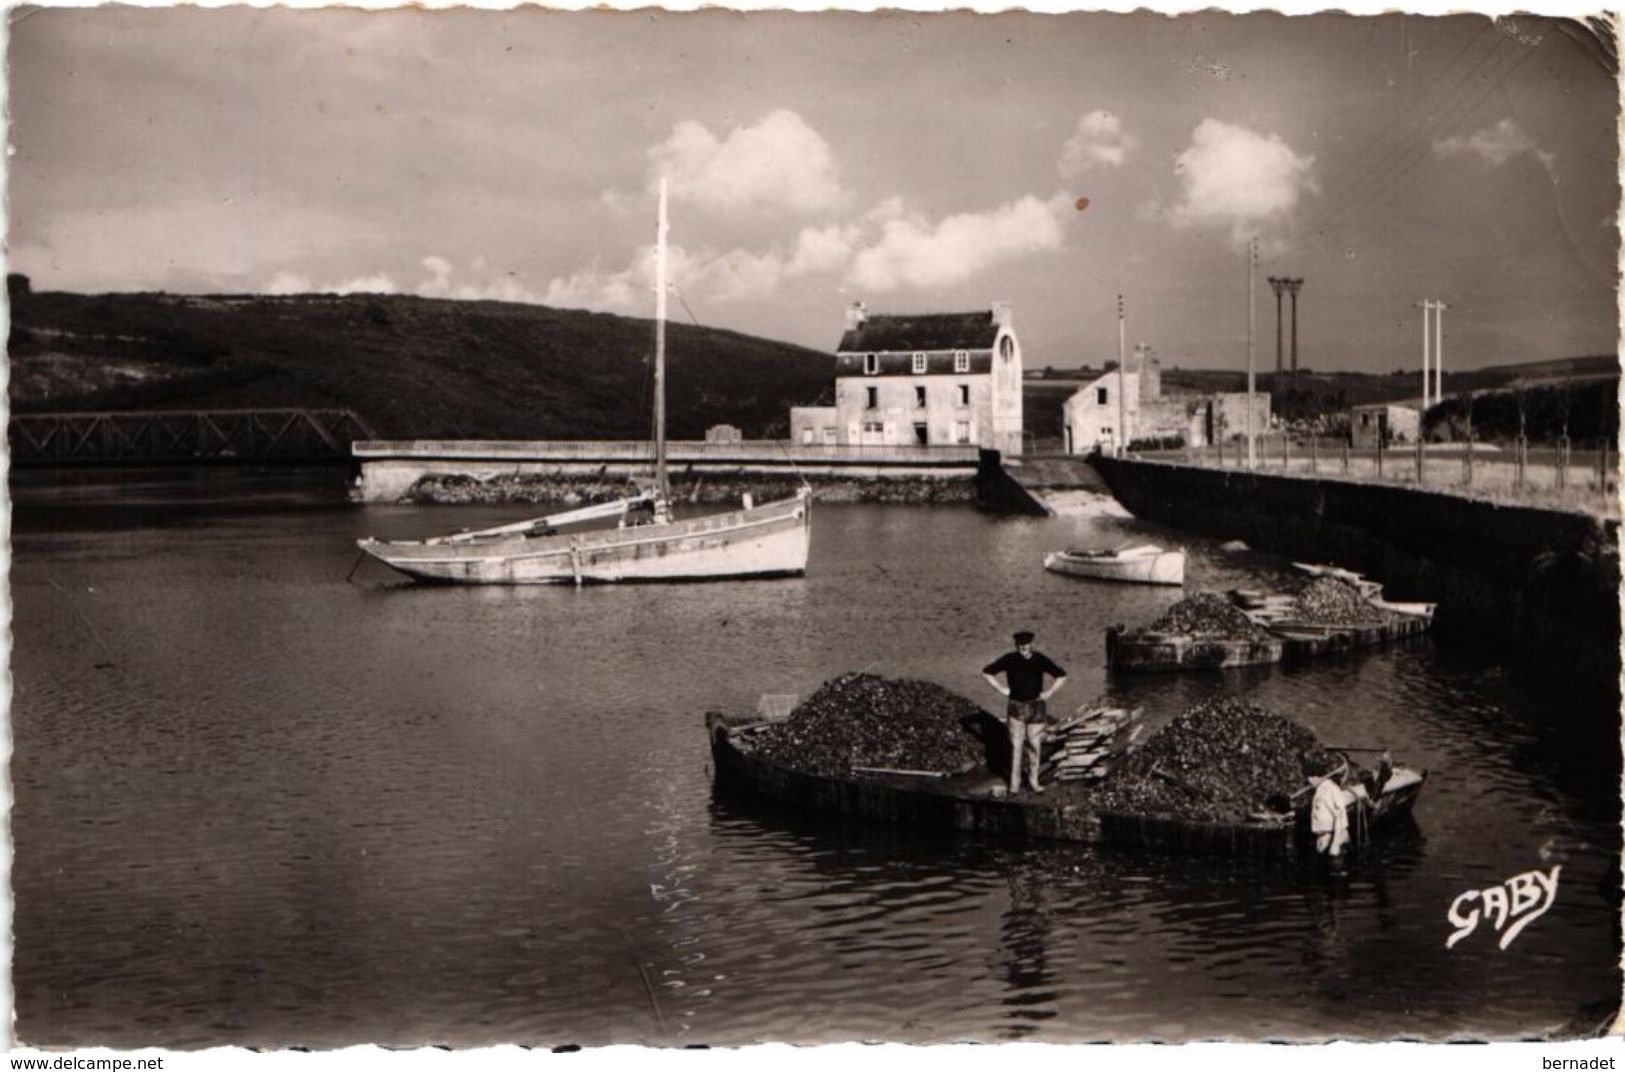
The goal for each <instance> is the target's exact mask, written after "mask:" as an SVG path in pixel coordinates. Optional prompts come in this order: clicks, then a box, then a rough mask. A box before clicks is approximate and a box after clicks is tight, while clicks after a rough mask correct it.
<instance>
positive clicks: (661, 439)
mask: <svg viewBox="0 0 1625 1072" xmlns="http://www.w3.org/2000/svg"><path fill="white" fill-rule="evenodd" d="M666 227H667V224H666V180H665V177H664V176H662V177H661V179H660V226H659V228H658V230H657V232H656V235H655V510H656V511H657V512H659V513H665V511H666V504H667V502H668V501H669V500H670V498H671V494H670V492H671V489H670V488H669V487H668V486H667V481H666Z"/></svg>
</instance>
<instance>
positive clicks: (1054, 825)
mask: <svg viewBox="0 0 1625 1072" xmlns="http://www.w3.org/2000/svg"><path fill="white" fill-rule="evenodd" d="M767 725H771V723H770V722H769V721H767V720H764V719H762V718H761V717H760V716H758V715H755V714H750V715H732V714H724V713H722V712H719V711H713V712H711V713H709V714H707V715H706V716H705V728H706V731H707V733H708V734H709V735H710V738H711V758H712V762H713V763H714V764H715V766H716V780H717V784H718V785H719V786H722V787H724V788H728V789H734V790H740V791H743V792H747V793H751V794H754V795H756V796H761V797H766V798H767V799H769V800H775V801H778V802H779V803H781V804H789V805H792V806H794V807H798V808H810V809H812V810H815V811H823V812H833V813H837V814H841V815H851V816H856V817H858V818H862V819H872V820H876V821H880V822H889V823H897V824H899V825H903V826H909V827H913V828H915V829H919V830H926V831H935V832H943V833H946V832H951V831H956V830H958V831H967V832H974V833H984V834H995V835H998V836H1000V837H1035V838H1047V839H1051V840H1058V841H1083V842H1091V841H1098V840H1100V821H1099V819H1098V818H1097V817H1096V815H1095V812H1094V809H1093V808H1092V807H1090V806H1089V804H1088V799H1089V796H1090V793H1089V791H1088V789H1087V788H1085V787H1084V786H1082V785H1079V784H1071V785H1069V784H1065V783H1060V784H1057V785H1055V786H1054V787H1052V788H1048V789H1046V790H1045V792H1044V793H1042V794H1036V795H1035V794H1028V793H1023V794H1019V795H1017V796H1013V797H1012V796H1009V795H1007V794H1005V793H1004V792H1003V787H1002V779H1001V778H999V777H998V776H997V775H994V774H992V773H990V772H989V771H987V770H981V771H970V772H966V773H963V774H956V775H948V776H944V777H931V776H925V775H910V774H900V773H897V774H892V773H880V772H868V773H861V774H853V775H850V776H846V777H836V776H833V775H825V774H813V773H811V772H808V771H801V770H796V769H795V768H793V767H790V766H787V765H785V764H782V763H775V762H772V761H771V760H769V759H767V758H766V757H764V756H761V755H758V754H756V753H755V751H754V750H753V749H752V748H751V744H750V736H751V733H752V731H753V729H754V728H756V727H759V726H767Z"/></svg>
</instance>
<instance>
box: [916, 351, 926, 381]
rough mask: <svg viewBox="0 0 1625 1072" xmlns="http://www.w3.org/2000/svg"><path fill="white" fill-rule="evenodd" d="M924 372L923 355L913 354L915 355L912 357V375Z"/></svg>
mask: <svg viewBox="0 0 1625 1072" xmlns="http://www.w3.org/2000/svg"><path fill="white" fill-rule="evenodd" d="M924 371H925V355H924V354H922V353H915V355H914V375H916V376H918V375H919V374H920V373H922V372H924Z"/></svg>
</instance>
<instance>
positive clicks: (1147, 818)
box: [705, 711, 1427, 858]
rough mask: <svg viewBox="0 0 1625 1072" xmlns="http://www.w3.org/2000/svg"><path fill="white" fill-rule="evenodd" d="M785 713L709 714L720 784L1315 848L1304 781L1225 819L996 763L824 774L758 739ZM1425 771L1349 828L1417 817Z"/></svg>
mask: <svg viewBox="0 0 1625 1072" xmlns="http://www.w3.org/2000/svg"><path fill="white" fill-rule="evenodd" d="M779 721H781V720H776V719H769V718H765V717H763V716H761V715H759V714H754V713H753V714H728V713H723V712H717V711H713V712H710V713H709V714H707V715H706V718H705V725H706V731H707V734H708V736H709V737H710V743H711V756H712V760H713V763H714V765H715V772H716V784H717V786H718V788H720V789H723V790H725V791H735V792H741V793H745V794H749V795H753V796H757V797H762V798H766V799H768V800H772V801H776V802H778V803H780V804H784V805H789V806H792V807H796V808H802V809H808V810H812V811H817V812H824V813H827V814H836V815H844V816H850V817H854V818H859V819H865V820H871V821H877V822H886V823H893V824H897V825H900V826H906V827H911V828H913V829H917V830H921V831H926V832H932V833H952V832H956V831H959V832H967V833H975V834H991V835H994V836H997V837H1000V838H1006V839H1012V838H1013V839H1025V838H1037V839H1045V840H1055V841H1071V842H1081V843H1097V844H1104V845H1108V846H1114V847H1121V848H1149V849H1156V850H1172V851H1181V852H1198V853H1218V854H1223V855H1230V856H1242V857H1262V858H1293V857H1298V856H1308V855H1313V854H1312V851H1311V850H1310V848H1309V845H1310V839H1309V836H1308V815H1307V810H1308V809H1307V806H1308V800H1309V798H1308V796H1307V795H1306V793H1305V792H1304V791H1303V790H1300V791H1299V793H1298V794H1296V795H1294V797H1293V798H1292V799H1291V800H1290V801H1289V802H1288V803H1287V806H1285V807H1283V808H1282V809H1280V810H1279V811H1274V812H1270V811H1260V812H1257V813H1254V814H1253V815H1250V816H1248V817H1247V818H1245V819H1244V820H1241V821H1236V822H1222V821H1209V820H1198V819H1189V818H1180V817H1176V816H1168V815H1158V814H1152V813H1140V812H1132V811H1127V810H1122V809H1110V808H1107V807H1104V806H1102V800H1101V798H1100V796H1099V793H1098V790H1097V787H1096V785H1095V784H1094V783H1092V782H1084V781H1078V780H1071V781H1067V780H1061V781H1057V782H1055V783H1054V784H1052V785H1051V786H1049V787H1047V788H1046V790H1045V791H1044V792H1043V793H1042V794H1032V793H1021V794H1018V795H1015V796H1012V795H1009V794H1007V793H1005V792H1004V787H1003V784H1002V782H1003V779H1002V777H1001V776H1000V775H998V774H995V773H993V771H992V770H991V768H990V767H981V766H978V767H975V768H973V769H968V770H961V771H958V772H953V773H948V774H940V773H936V772H924V771H906V770H885V769H878V768H870V769H861V770H852V771H849V772H846V773H842V774H831V773H818V772H814V771H810V770H803V769H798V768H797V767H796V766H795V765H793V764H791V763H788V762H785V761H783V760H776V759H774V758H771V757H769V756H767V755H765V754H763V752H762V750H760V749H759V748H757V747H756V745H755V742H754V740H753V739H754V738H755V737H756V735H757V734H759V733H761V732H764V731H766V730H768V729H769V728H770V727H772V726H774V725H775V724H776V723H777V722H779ZM1177 780H1178V779H1175V781H1177ZM1426 780H1427V772H1426V771H1415V770H1412V769H1410V768H1407V767H1399V768H1395V769H1394V771H1393V772H1392V774H1391V775H1390V776H1388V777H1387V778H1386V781H1385V784H1383V785H1381V786H1379V787H1378V791H1377V793H1376V794H1375V795H1374V796H1373V797H1372V798H1371V799H1370V801H1369V803H1367V802H1351V803H1350V805H1349V811H1350V820H1351V821H1350V829H1351V830H1355V831H1358V832H1360V833H1361V834H1370V833H1374V832H1375V831H1376V830H1377V829H1378V828H1379V827H1382V826H1387V825H1390V823H1391V821H1392V820H1395V819H1398V818H1402V817H1408V816H1409V814H1410V811H1411V808H1412V806H1413V805H1414V803H1415V801H1416V797H1417V795H1418V794H1419V793H1420V792H1421V788H1422V785H1423V784H1424V783H1425V782H1426Z"/></svg>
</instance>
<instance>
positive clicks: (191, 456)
mask: <svg viewBox="0 0 1625 1072" xmlns="http://www.w3.org/2000/svg"><path fill="white" fill-rule="evenodd" d="M371 435H372V430H371V429H370V428H369V427H368V426H367V423H366V422H365V421H364V420H362V419H361V417H360V416H358V415H357V414H355V413H354V412H352V411H350V410H345V409H255V410H247V409H242V410H238V409H214V410H165V411H153V412H143V413H131V412H100V413H20V414H13V415H12V417H11V420H10V422H9V425H8V428H7V438H8V443H9V446H10V449H11V461H12V464H13V465H19V466H30V465H35V466H38V465H129V464H140V463H145V462H196V463H201V462H261V461H288V462H336V461H346V460H348V459H349V457H350V443H351V442H353V441H354V440H355V439H357V438H366V437H370V436H371Z"/></svg>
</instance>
